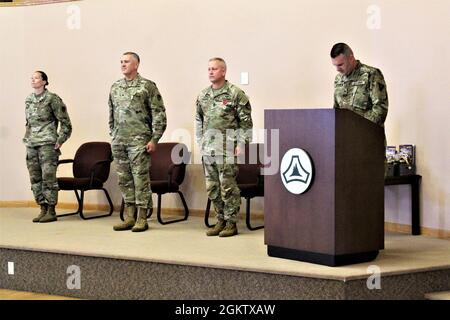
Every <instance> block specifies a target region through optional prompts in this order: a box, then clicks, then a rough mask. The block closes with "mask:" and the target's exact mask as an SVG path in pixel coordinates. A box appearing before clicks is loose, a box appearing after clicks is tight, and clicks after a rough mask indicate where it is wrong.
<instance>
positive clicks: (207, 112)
mask: <svg viewBox="0 0 450 320" xmlns="http://www.w3.org/2000/svg"><path fill="white" fill-rule="evenodd" d="M196 105H197V111H196V116H195V126H196V141H197V143H198V144H199V145H200V147H201V150H202V153H203V154H211V153H212V152H214V154H216V155H220V154H228V155H230V154H231V152H234V147H235V146H236V144H237V143H238V144H243V143H249V142H250V141H251V140H252V131H251V130H252V128H253V121H252V116H251V111H252V110H251V106H250V101H249V98H248V97H247V96H246V95H245V93H244V91H242V90H241V89H239V88H238V87H236V86H234V85H233V84H231V83H229V82H228V81H226V82H225V84H224V85H223V87H222V88H220V89H218V90H213V89H212V87H211V86H209V87H207V88H205V89H204V90H203V91H202V92H201V93H200V94H199V96H198V98H197V102H196ZM227 129H232V130H236V131H234V133H237V134H229V133H230V132H228V134H227ZM218 133H221V134H222V136H221V137H222V138H221V139H217V136H216V135H217V134H218ZM224 137H226V139H225V138H224ZM227 141H228V143H229V144H228V145H229V146H232V149H233V150H228V151H229V152H228V153H224V150H227V149H226V146H227ZM222 142H223V143H222Z"/></svg>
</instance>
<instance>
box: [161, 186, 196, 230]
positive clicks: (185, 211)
mask: <svg viewBox="0 0 450 320" xmlns="http://www.w3.org/2000/svg"><path fill="white" fill-rule="evenodd" d="M177 193H178V194H179V195H180V198H181V201H182V202H183V206H184V217H183V218H181V219H174V220H169V221H163V220H162V218H161V197H162V195H161V194H158V208H157V211H156V212H157V213H156V216H157V218H158V222H159V223H161V224H163V225H164V224H170V223H174V222H180V221H185V220H187V218H188V216H189V209H188V207H187V204H186V200H185V199H184V196H183V193H181V191H178V192H177Z"/></svg>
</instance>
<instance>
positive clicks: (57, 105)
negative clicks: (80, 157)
mask: <svg viewBox="0 0 450 320" xmlns="http://www.w3.org/2000/svg"><path fill="white" fill-rule="evenodd" d="M25 116H26V132H25V137H24V138H23V142H24V143H25V145H26V148H27V160H26V162H27V167H28V171H29V173H30V182H31V190H32V191H33V195H34V198H35V200H36V202H37V203H38V204H39V205H49V206H55V205H56V204H57V202H58V182H57V180H56V168H57V166H58V157H59V155H60V154H61V151H60V150H59V149H58V150H55V144H59V145H62V144H63V143H64V142H65V141H66V140H67V139H69V137H70V135H71V133H72V124H71V122H70V118H69V115H68V113H67V108H66V106H65V104H64V102H63V101H62V100H61V98H60V97H59V96H58V95H56V94H54V93H51V92H49V91H48V90H44V92H43V93H41V94H39V95H36V94H34V93H33V94H31V95H29V96H28V97H27V99H26V100H25ZM58 124H59V131H58Z"/></svg>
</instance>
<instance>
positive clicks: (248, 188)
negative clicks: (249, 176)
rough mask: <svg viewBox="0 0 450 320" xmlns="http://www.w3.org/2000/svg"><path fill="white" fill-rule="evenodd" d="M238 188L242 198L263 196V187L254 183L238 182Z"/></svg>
mask: <svg viewBox="0 0 450 320" xmlns="http://www.w3.org/2000/svg"><path fill="white" fill-rule="evenodd" d="M238 186H239V189H240V190H241V197H243V198H248V197H250V198H253V197H264V187H263V186H262V185H258V184H255V183H244V184H239V185H238Z"/></svg>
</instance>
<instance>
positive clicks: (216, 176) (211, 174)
mask: <svg viewBox="0 0 450 320" xmlns="http://www.w3.org/2000/svg"><path fill="white" fill-rule="evenodd" d="M202 160H203V168H204V172H205V180H206V192H207V193H208V198H209V199H210V200H211V201H212V203H213V204H214V209H215V211H216V216H217V219H220V220H225V221H230V222H234V223H236V222H237V214H238V212H239V208H240V205H241V191H240V190H239V187H238V186H237V182H236V177H237V175H238V172H239V167H238V165H237V164H236V161H234V163H232V164H230V163H227V162H226V161H223V162H224V163H218V161H215V159H214V157H210V156H203V158H202Z"/></svg>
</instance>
